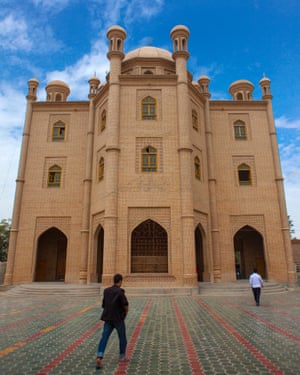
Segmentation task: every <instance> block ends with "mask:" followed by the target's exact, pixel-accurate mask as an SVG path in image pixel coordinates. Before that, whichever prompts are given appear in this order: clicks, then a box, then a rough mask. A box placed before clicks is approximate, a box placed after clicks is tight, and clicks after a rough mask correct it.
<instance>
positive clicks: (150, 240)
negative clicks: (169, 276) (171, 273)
mask: <svg viewBox="0 0 300 375" xmlns="http://www.w3.org/2000/svg"><path fill="white" fill-rule="evenodd" d="M131 272H132V273H167V272H168V234H167V232H166V230H165V229H164V228H163V227H162V226H161V225H159V224H158V223H156V222H155V221H153V220H150V219H149V220H146V221H144V222H143V223H141V224H140V225H138V226H137V227H136V228H135V229H134V230H133V232H132V234H131Z"/></svg>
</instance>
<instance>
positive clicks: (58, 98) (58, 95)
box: [55, 94, 62, 102]
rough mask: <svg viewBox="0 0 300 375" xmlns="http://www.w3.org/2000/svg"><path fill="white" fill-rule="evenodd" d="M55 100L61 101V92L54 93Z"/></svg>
mask: <svg viewBox="0 0 300 375" xmlns="http://www.w3.org/2000/svg"><path fill="white" fill-rule="evenodd" d="M55 101H56V102H62V95H61V94H56V95H55Z"/></svg>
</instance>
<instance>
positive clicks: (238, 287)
mask: <svg viewBox="0 0 300 375" xmlns="http://www.w3.org/2000/svg"><path fill="white" fill-rule="evenodd" d="M249 290H250V285H249V282H248V280H238V281H235V282H231V283H210V282H199V287H198V288H197V287H195V288H191V287H177V288H175V287H174V288H172V287H170V288H164V287H131V286H127V287H125V291H126V295H127V296H141V297H142V296H153V297H155V296H158V297H159V296H160V297H166V296H190V295H196V294H199V295H200V296H234V295H236V296H238V295H244V294H248V293H249ZM287 291H288V288H287V287H286V285H283V284H280V283H277V282H269V281H266V282H265V283H264V288H263V293H264V294H275V293H284V292H287ZM102 292H103V289H102V288H101V284H98V283H93V284H87V285H81V284H67V283H63V282H34V283H30V284H21V285H15V286H9V287H6V288H4V287H3V288H1V289H0V293H5V294H6V295H8V296H9V295H11V296H26V295H27V296H35V295H36V296H42V295H60V296H62V295H63V296H74V297H93V296H94V297H101V295H102Z"/></svg>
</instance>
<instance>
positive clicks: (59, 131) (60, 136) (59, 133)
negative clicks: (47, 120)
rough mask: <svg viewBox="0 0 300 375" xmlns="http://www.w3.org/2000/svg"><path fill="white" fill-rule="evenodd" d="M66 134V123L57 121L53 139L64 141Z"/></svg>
mask: <svg viewBox="0 0 300 375" xmlns="http://www.w3.org/2000/svg"><path fill="white" fill-rule="evenodd" d="M65 134H66V125H65V124H64V123H63V122H61V121H58V122H56V123H55V124H54V125H53V128H52V141H54V142H61V141H64V140H65Z"/></svg>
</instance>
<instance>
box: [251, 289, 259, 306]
mask: <svg viewBox="0 0 300 375" xmlns="http://www.w3.org/2000/svg"><path fill="white" fill-rule="evenodd" d="M252 292H253V296H254V299H255V302H256V306H259V300H260V288H252Z"/></svg>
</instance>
